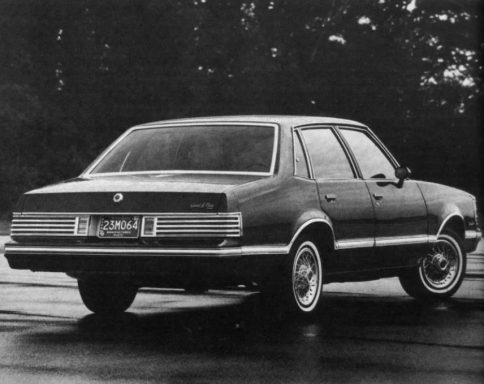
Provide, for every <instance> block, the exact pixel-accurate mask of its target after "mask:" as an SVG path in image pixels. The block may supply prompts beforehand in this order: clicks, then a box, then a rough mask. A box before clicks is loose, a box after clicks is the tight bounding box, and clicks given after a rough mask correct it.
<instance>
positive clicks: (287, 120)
mask: <svg viewBox="0 0 484 384" xmlns="http://www.w3.org/2000/svg"><path fill="white" fill-rule="evenodd" d="M198 122H200V123H210V122H248V123H276V124H280V125H288V126H299V125H307V124H338V125H357V126H360V127H366V126H365V125H364V124H362V123H359V122H357V121H354V120H347V119H340V118H336V117H323V116H287V115H235V116H211V117H192V118H185V119H171V120H161V121H155V122H151V123H145V124H141V126H142V127H148V126H154V125H164V124H180V123H198Z"/></svg>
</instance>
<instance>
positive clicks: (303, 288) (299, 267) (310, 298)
mask: <svg viewBox="0 0 484 384" xmlns="http://www.w3.org/2000/svg"><path fill="white" fill-rule="evenodd" d="M320 279H321V276H320V266H319V261H318V259H317V256H316V254H315V251H314V250H313V249H312V248H311V247H309V246H304V247H301V248H300V249H299V251H298V253H297V255H296V258H295V260H294V267H293V273H292V283H293V290H294V296H295V298H296V300H297V301H298V302H299V304H300V305H302V306H304V307H308V306H310V305H311V304H313V302H314V300H315V299H316V298H317V296H318V294H319V287H320Z"/></svg>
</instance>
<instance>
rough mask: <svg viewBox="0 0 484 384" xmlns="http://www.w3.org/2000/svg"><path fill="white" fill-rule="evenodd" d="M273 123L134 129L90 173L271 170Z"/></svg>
mask: <svg viewBox="0 0 484 384" xmlns="http://www.w3.org/2000/svg"><path fill="white" fill-rule="evenodd" d="M275 136H276V129H275V127H273V126H252V125H203V126H182V127H166V128H147V129H139V130H133V131H132V132H131V133H129V134H128V135H127V136H125V137H124V138H123V139H122V140H121V141H120V142H119V143H118V144H117V145H116V146H115V147H114V148H112V149H111V151H109V152H108V154H107V155H105V156H104V157H103V158H102V159H101V161H100V162H99V163H98V164H97V165H96V166H95V167H94V168H93V169H92V170H91V172H90V173H92V174H97V173H126V172H145V171H153V172H156V171H160V172H163V171H193V172H198V171H203V172H210V171H213V172H236V173H269V172H271V170H272V163H273V161H274V156H273V155H274V150H275Z"/></svg>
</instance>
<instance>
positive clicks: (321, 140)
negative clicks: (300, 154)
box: [302, 128, 354, 179]
mask: <svg viewBox="0 0 484 384" xmlns="http://www.w3.org/2000/svg"><path fill="white" fill-rule="evenodd" d="M302 135H303V138H304V142H305V143H306V148H307V149H308V152H309V157H310V158H311V165H312V167H313V173H314V177H315V178H316V179H350V178H351V179H352V178H354V174H353V171H352V169H351V165H350V163H349V161H348V158H347V157H346V154H345V152H344V150H343V147H342V146H341V144H340V142H339V141H338V139H337V138H336V136H335V135H334V133H333V131H332V130H331V129H330V128H316V129H304V130H302Z"/></svg>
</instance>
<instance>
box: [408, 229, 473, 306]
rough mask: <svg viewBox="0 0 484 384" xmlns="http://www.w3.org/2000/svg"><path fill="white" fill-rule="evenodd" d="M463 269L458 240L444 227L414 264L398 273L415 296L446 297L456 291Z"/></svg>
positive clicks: (463, 258) (426, 297)
mask: <svg viewBox="0 0 484 384" xmlns="http://www.w3.org/2000/svg"><path fill="white" fill-rule="evenodd" d="M465 271H466V254H465V251H464V247H463V246H462V240H461V239H460V237H459V236H458V235H457V234H456V233H455V232H454V231H451V230H445V231H443V232H442V234H441V235H440V236H439V238H438V239H437V242H436V243H435V244H434V246H433V247H432V250H431V251H430V253H428V254H427V255H425V256H424V257H423V258H422V259H421V260H420V263H419V265H418V267H417V268H416V269H414V270H412V271H410V272H408V273H406V274H404V275H402V276H400V283H401V284H402V287H403V289H404V290H405V292H407V293H408V294H409V295H410V296H413V297H415V298H417V299H427V300H429V299H430V300H431V299H446V298H448V297H451V296H452V295H453V294H454V293H455V292H457V290H458V289H459V287H460V285H461V284H462V280H463V279H464V275H465Z"/></svg>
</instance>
